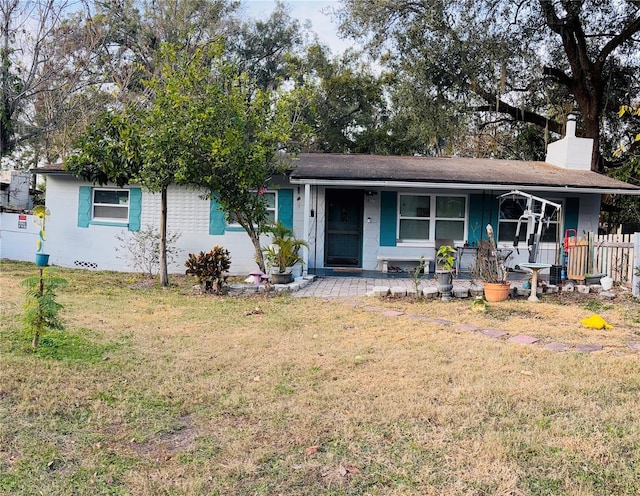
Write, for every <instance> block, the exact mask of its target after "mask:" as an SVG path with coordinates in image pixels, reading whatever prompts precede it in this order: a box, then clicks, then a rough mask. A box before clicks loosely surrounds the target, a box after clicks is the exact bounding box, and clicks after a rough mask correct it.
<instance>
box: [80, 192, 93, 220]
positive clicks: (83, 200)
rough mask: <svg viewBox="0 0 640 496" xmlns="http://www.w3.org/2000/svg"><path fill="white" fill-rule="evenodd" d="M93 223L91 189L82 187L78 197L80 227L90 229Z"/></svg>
mask: <svg viewBox="0 0 640 496" xmlns="http://www.w3.org/2000/svg"><path fill="white" fill-rule="evenodd" d="M89 222H91V187H90V186H80V188H79V197H78V227H89Z"/></svg>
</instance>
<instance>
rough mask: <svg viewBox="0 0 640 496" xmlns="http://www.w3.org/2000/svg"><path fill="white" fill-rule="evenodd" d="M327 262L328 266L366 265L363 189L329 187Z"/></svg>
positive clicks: (325, 248)
mask: <svg viewBox="0 0 640 496" xmlns="http://www.w3.org/2000/svg"><path fill="white" fill-rule="evenodd" d="M325 201H326V207H327V215H326V219H327V220H326V225H325V246H324V253H325V255H324V264H325V266H326V267H361V266H362V209H363V202H364V194H363V192H362V190H353V189H328V190H326V197H325Z"/></svg>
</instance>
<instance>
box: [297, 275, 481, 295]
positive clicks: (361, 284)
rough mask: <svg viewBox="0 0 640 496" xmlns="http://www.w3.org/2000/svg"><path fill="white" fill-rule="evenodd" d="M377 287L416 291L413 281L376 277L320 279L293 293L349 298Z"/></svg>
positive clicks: (466, 282) (459, 282)
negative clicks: (402, 288)
mask: <svg viewBox="0 0 640 496" xmlns="http://www.w3.org/2000/svg"><path fill="white" fill-rule="evenodd" d="M456 283H458V284H469V281H456V282H454V287H455V284H456ZM429 284H433V286H434V287H435V285H436V283H435V281H432V280H424V281H422V282H421V285H423V286H425V285H429ZM376 286H388V287H391V286H394V287H396V286H397V287H404V288H406V289H407V290H415V285H414V284H413V281H412V280H411V279H408V278H397V279H396V278H393V279H390V278H384V279H383V278H374V277H318V278H317V279H316V280H315V281H313V282H312V283H311V284H309V285H308V286H305V287H304V288H301V289H300V290H298V291H295V292H293V293H291V294H292V295H293V296H296V297H305V296H316V297H318V298H347V297H350V296H351V297H353V296H365V295H366V294H367V293H368V292H370V291H373V288H374V287H376Z"/></svg>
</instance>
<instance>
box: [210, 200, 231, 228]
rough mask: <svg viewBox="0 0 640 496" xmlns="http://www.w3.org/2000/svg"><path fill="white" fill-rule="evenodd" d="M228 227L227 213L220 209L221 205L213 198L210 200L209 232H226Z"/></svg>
mask: <svg viewBox="0 0 640 496" xmlns="http://www.w3.org/2000/svg"><path fill="white" fill-rule="evenodd" d="M226 227H227V223H226V221H225V213H224V212H223V211H222V210H220V205H219V204H218V202H217V201H215V199H213V198H211V201H210V202H209V234H211V235H221V234H224V232H225V230H226Z"/></svg>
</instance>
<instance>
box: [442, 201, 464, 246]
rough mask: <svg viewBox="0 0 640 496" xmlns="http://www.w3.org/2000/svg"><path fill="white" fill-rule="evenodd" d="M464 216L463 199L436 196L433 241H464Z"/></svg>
mask: <svg viewBox="0 0 640 496" xmlns="http://www.w3.org/2000/svg"><path fill="white" fill-rule="evenodd" d="M465 215H466V198H465V197H463V196H437V197H436V234H435V236H436V237H435V239H458V240H462V239H464V220H465Z"/></svg>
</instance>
